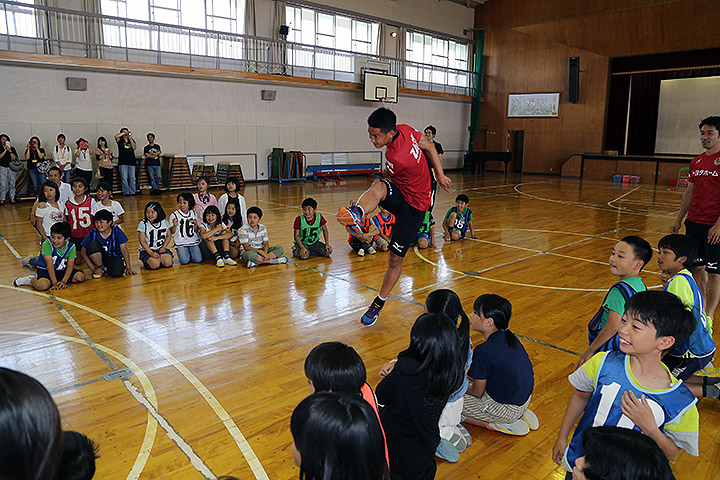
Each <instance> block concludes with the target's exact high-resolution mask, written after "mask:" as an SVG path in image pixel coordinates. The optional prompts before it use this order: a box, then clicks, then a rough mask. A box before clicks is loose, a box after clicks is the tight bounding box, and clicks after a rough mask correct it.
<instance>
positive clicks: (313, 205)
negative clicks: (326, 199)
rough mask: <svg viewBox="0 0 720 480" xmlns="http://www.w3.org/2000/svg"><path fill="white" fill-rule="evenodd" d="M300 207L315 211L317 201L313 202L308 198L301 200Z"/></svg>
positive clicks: (313, 200) (312, 199)
mask: <svg viewBox="0 0 720 480" xmlns="http://www.w3.org/2000/svg"><path fill="white" fill-rule="evenodd" d="M300 207H301V208H305V207H310V208H312V209H313V210H317V200H315V199H314V198H310V197H308V198H306V199H305V200H303V202H302V205H300Z"/></svg>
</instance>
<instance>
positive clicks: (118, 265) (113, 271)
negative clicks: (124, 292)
mask: <svg viewBox="0 0 720 480" xmlns="http://www.w3.org/2000/svg"><path fill="white" fill-rule="evenodd" d="M85 249H86V251H87V254H88V255H94V254H96V253H100V254H102V265H103V267H105V268H104V270H105V271H106V272H107V274H108V275H110V276H111V277H122V276H123V275H125V259H124V258H123V257H111V256H110V255H108V253H107V252H106V251H105V249H104V248H103V246H102V245H100V242H98V241H97V240H93V241H91V242H90V243H88V246H87V247H85Z"/></svg>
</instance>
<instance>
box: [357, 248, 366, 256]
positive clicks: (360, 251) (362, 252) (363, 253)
mask: <svg viewBox="0 0 720 480" xmlns="http://www.w3.org/2000/svg"><path fill="white" fill-rule="evenodd" d="M358 256H359V257H364V256H365V249H364V248H361V249H359V250H358Z"/></svg>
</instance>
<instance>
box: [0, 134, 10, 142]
mask: <svg viewBox="0 0 720 480" xmlns="http://www.w3.org/2000/svg"><path fill="white" fill-rule="evenodd" d="M3 137H5V138H7V141H8V142H9V141H10V137H9V136H8V134H7V133H0V140H2V138H3Z"/></svg>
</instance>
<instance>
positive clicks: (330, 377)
mask: <svg viewBox="0 0 720 480" xmlns="http://www.w3.org/2000/svg"><path fill="white" fill-rule="evenodd" d="M305 376H306V377H307V378H308V380H310V381H312V383H313V387H315V391H317V392H330V391H332V392H339V393H349V394H353V395H360V389H361V388H362V386H363V385H364V384H365V381H366V379H367V372H366V371H365V364H364V363H363V360H362V358H360V355H358V353H357V352H356V351H355V349H354V348H352V347H351V346H349V345H345V344H344V343H340V342H325V343H321V344H320V345H317V346H316V347H315V348H313V349H312V350H310V353H309V354H308V356H307V357H305Z"/></svg>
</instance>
